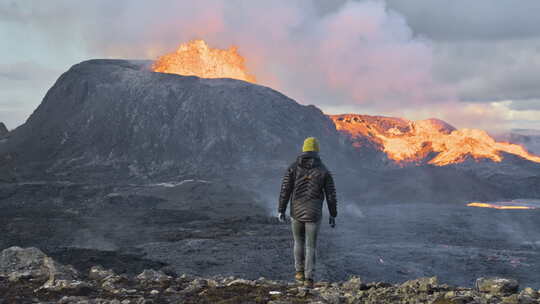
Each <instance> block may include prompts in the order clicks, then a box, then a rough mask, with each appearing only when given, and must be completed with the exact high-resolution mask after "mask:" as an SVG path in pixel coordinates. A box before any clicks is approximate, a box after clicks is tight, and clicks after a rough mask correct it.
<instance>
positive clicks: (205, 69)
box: [152, 40, 256, 83]
mask: <svg viewBox="0 0 540 304" xmlns="http://www.w3.org/2000/svg"><path fill="white" fill-rule="evenodd" d="M244 62H245V60H244V58H243V57H242V56H240V54H238V52H237V48H236V47H234V46H231V47H230V48H229V49H227V50H222V49H214V48H210V47H209V46H208V45H207V44H206V42H205V41H204V40H192V41H190V42H187V43H182V44H180V46H179V47H178V49H177V50H176V51H175V52H173V53H170V54H166V55H163V56H161V57H159V58H158V59H157V60H156V61H155V62H154V64H153V65H152V70H153V71H154V72H161V73H170V74H178V75H188V76H191V75H193V76H198V77H201V78H234V79H240V80H244V81H248V82H253V83H255V81H256V80H255V76H253V75H251V74H249V73H248V72H247V70H246V67H245V66H244Z"/></svg>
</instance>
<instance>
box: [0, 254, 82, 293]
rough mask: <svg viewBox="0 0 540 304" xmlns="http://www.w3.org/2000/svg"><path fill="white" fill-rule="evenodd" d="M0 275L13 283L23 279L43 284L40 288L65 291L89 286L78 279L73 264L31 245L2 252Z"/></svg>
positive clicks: (0, 256)
mask: <svg viewBox="0 0 540 304" xmlns="http://www.w3.org/2000/svg"><path fill="white" fill-rule="evenodd" d="M0 277H5V278H7V279H8V280H9V281H10V282H12V283H17V282H21V281H25V282H30V283H34V284H43V285H42V286H41V287H40V288H39V289H38V290H47V291H63V290H68V289H71V290H73V289H81V288H85V287H89V285H88V284H87V283H85V282H82V281H80V280H79V279H78V277H79V274H78V272H77V271H76V270H75V269H74V268H73V267H72V266H71V265H67V266H66V265H62V264H59V263H57V262H56V261H54V260H53V259H52V258H50V257H48V256H47V255H45V254H44V253H43V252H42V251H41V250H39V249H37V248H34V247H30V248H20V247H10V248H7V249H5V250H3V251H2V252H1V253H0Z"/></svg>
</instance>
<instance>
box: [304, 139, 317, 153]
mask: <svg viewBox="0 0 540 304" xmlns="http://www.w3.org/2000/svg"><path fill="white" fill-rule="evenodd" d="M310 151H313V152H319V141H318V140H317V139H316V138H315V137H308V138H306V140H304V146H303V147H302V152H310Z"/></svg>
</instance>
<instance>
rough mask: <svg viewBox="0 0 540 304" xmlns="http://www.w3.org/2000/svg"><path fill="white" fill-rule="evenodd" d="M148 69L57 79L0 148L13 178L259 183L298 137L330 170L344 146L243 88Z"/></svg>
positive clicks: (305, 111)
mask: <svg viewBox="0 0 540 304" xmlns="http://www.w3.org/2000/svg"><path fill="white" fill-rule="evenodd" d="M148 65H149V62H146V61H126V60H90V61H86V62H82V63H80V64H77V65H75V66H73V67H72V68H71V69H70V70H69V71H67V72H66V73H64V74H63V75H62V76H61V77H60V78H59V79H58V80H57V82H56V83H55V85H54V86H53V87H52V88H51V89H50V90H49V92H48V93H47V95H46V96H45V98H44V100H43V102H42V103H41V105H40V106H39V107H38V108H37V109H36V110H35V112H34V113H33V114H32V115H31V116H30V118H29V119H28V121H27V122H26V123H25V124H24V125H23V126H21V127H19V128H17V129H16V130H14V131H13V132H12V133H13V134H12V136H11V138H10V139H9V143H8V144H7V145H5V146H4V147H3V149H2V148H1V147H0V149H2V150H3V151H4V155H6V154H10V155H12V157H13V158H14V159H15V167H16V170H17V174H18V175H19V176H23V177H24V176H33V177H34V178H35V176H36V174H37V173H45V174H42V175H43V176H44V177H47V178H51V176H53V177H54V178H56V179H58V178H67V179H78V178H83V179H87V178H103V177H106V178H108V179H109V178H113V177H114V178H119V179H125V178H153V177H158V178H161V177H170V176H174V177H177V176H199V177H207V176H211V177H214V178H215V177H219V176H227V174H232V173H233V172H234V174H241V175H246V176H250V175H259V176H260V175H264V174H265V173H269V172H270V173H272V172H281V171H282V170H284V168H285V166H286V165H288V163H289V162H290V161H291V160H292V159H294V157H295V154H296V153H297V152H298V150H299V148H300V145H301V143H302V140H303V139H304V138H305V137H307V136H316V137H318V138H319V139H320V140H321V142H322V146H323V147H324V151H323V156H325V159H326V161H327V162H329V163H331V164H333V165H335V164H336V162H337V161H336V160H337V159H338V158H337V157H336V156H337V154H338V153H337V152H338V151H339V149H340V147H341V146H346V145H340V144H339V138H338V134H337V132H336V129H335V127H334V125H333V123H332V121H331V120H330V119H329V118H328V117H327V116H326V115H324V114H323V113H322V112H321V111H320V110H319V109H318V108H316V107H314V106H303V105H300V104H298V103H296V102H295V101H293V100H291V99H289V98H287V97H286V96H284V95H282V94H280V93H278V92H276V91H274V90H272V89H270V88H267V87H263V86H259V85H254V84H250V83H246V82H243V81H238V80H233V79H201V78H198V77H183V76H178V75H172V74H163V73H155V72H151V71H150V70H148V68H147V66H148ZM29 165H31V166H29ZM280 174H281V173H280ZM104 175H106V176H104Z"/></svg>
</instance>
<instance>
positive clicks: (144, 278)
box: [135, 269, 172, 288]
mask: <svg viewBox="0 0 540 304" xmlns="http://www.w3.org/2000/svg"><path fill="white" fill-rule="evenodd" d="M135 280H137V281H138V282H139V284H140V285H142V286H145V287H162V288H166V287H167V286H169V285H170V283H171V281H172V277H170V276H168V275H166V274H165V273H163V271H156V270H153V269H145V270H144V271H143V272H142V273H141V274H139V275H138V276H137V277H135Z"/></svg>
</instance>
